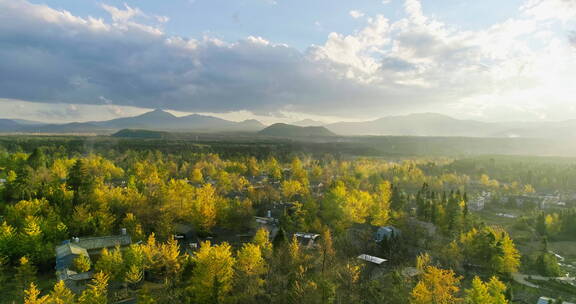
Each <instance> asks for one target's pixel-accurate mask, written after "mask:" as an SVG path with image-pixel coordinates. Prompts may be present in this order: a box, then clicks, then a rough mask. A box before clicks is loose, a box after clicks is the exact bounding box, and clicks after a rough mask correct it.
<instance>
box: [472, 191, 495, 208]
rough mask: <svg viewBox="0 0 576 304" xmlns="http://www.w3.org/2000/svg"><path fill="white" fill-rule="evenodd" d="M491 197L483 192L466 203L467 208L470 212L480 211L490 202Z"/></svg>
mask: <svg viewBox="0 0 576 304" xmlns="http://www.w3.org/2000/svg"><path fill="white" fill-rule="evenodd" d="M491 197H492V193H490V192H486V191H484V192H482V194H480V195H478V196H477V197H475V198H473V199H471V200H470V201H469V202H468V208H469V209H470V210H472V211H481V210H483V209H484V207H485V206H486V203H487V202H489V201H490V199H491Z"/></svg>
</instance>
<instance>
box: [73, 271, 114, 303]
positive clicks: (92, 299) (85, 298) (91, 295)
mask: <svg viewBox="0 0 576 304" xmlns="http://www.w3.org/2000/svg"><path fill="white" fill-rule="evenodd" d="M109 278H110V277H109V276H108V275H107V274H105V273H103V272H98V273H96V274H95V275H94V278H93V280H92V283H90V284H89V285H88V288H87V289H86V290H84V291H83V292H82V294H81V295H80V298H79V299H78V304H107V303H108V280H109Z"/></svg>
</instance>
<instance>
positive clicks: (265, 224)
mask: <svg viewBox="0 0 576 304" xmlns="http://www.w3.org/2000/svg"><path fill="white" fill-rule="evenodd" d="M267 215H268V216H267V217H259V216H255V217H254V220H255V221H256V229H260V228H264V229H266V230H268V236H269V238H270V240H273V239H274V238H275V237H276V235H277V234H278V231H279V229H280V228H278V226H279V221H278V220H277V219H275V218H273V217H272V214H271V211H268V214H267Z"/></svg>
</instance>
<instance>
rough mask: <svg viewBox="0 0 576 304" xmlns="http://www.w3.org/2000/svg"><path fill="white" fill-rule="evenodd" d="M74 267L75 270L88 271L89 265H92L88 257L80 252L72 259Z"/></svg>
mask: <svg viewBox="0 0 576 304" xmlns="http://www.w3.org/2000/svg"><path fill="white" fill-rule="evenodd" d="M73 265H74V269H75V270H76V271H77V272H79V273H80V272H87V271H90V267H92V265H91V262H90V258H89V257H87V256H85V255H83V254H81V255H79V256H77V257H76V258H75V259H74V261H73Z"/></svg>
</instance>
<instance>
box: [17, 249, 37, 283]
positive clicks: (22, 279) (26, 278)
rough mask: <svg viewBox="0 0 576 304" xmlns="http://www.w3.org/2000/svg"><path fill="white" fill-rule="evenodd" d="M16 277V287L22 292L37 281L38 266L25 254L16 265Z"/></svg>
mask: <svg viewBox="0 0 576 304" xmlns="http://www.w3.org/2000/svg"><path fill="white" fill-rule="evenodd" d="M15 279H16V286H17V288H16V289H17V290H19V291H20V292H22V291H23V290H24V289H25V288H26V287H29V286H30V284H31V283H33V282H35V281H36V267H34V265H32V263H31V262H30V260H29V259H28V258H27V257H25V256H23V257H21V258H20V264H19V265H18V266H17V267H16V275H15Z"/></svg>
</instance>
